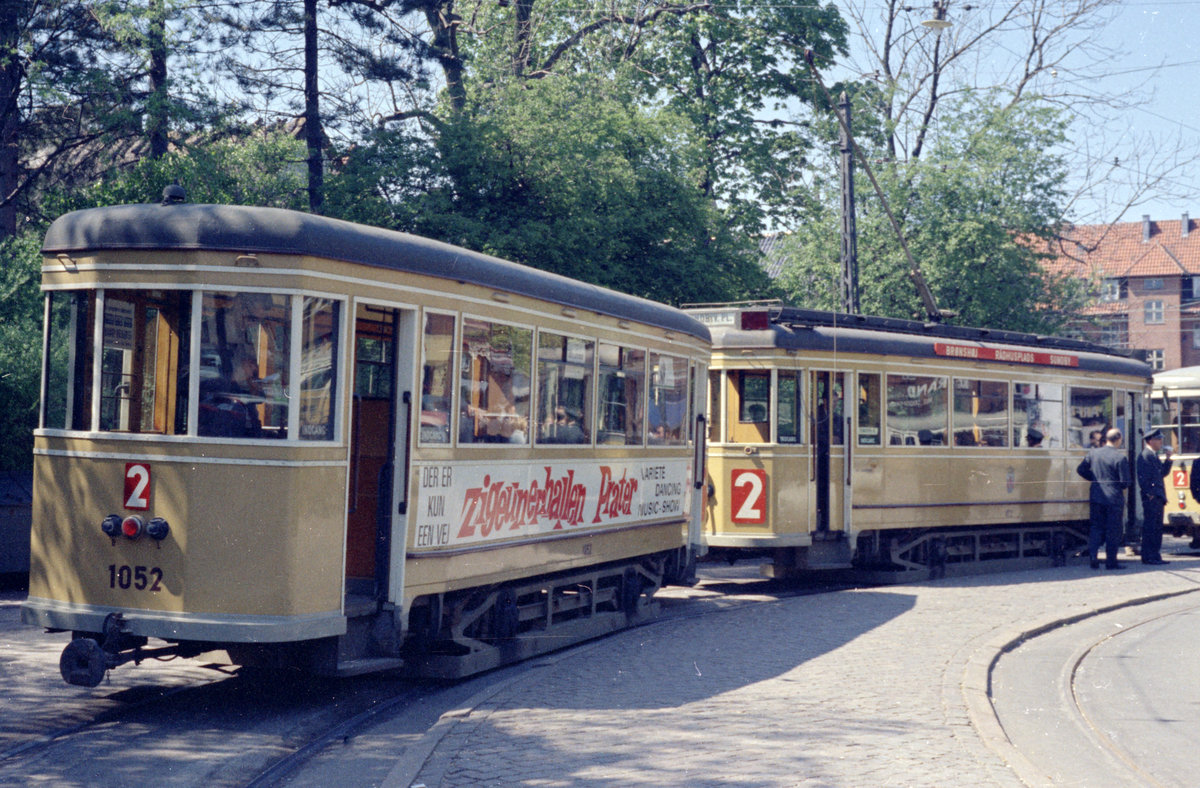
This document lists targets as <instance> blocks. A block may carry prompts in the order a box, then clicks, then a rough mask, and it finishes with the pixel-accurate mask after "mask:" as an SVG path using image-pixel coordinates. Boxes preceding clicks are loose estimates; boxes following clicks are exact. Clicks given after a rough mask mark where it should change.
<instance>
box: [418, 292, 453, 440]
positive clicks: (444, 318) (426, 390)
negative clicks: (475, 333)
mask: <svg viewBox="0 0 1200 788" xmlns="http://www.w3.org/2000/svg"><path fill="white" fill-rule="evenodd" d="M422 350H423V351H424V353H425V362H424V366H423V367H422V368H421V443H425V444H435V443H449V442H450V414H451V413H452V412H453V410H452V405H451V398H452V397H453V396H454V378H453V375H452V374H451V369H452V368H453V367H452V366H451V361H450V357H451V355H452V353H453V352H454V315H439V314H435V313H433V312H426V313H425V337H424V344H423V347H422Z"/></svg>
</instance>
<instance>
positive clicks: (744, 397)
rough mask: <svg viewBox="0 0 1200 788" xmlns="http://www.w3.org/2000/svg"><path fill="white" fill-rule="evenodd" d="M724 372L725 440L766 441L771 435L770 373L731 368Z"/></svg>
mask: <svg viewBox="0 0 1200 788" xmlns="http://www.w3.org/2000/svg"><path fill="white" fill-rule="evenodd" d="M727 374H728V375H729V383H728V386H729V388H728V393H727V396H728V406H729V414H728V415H729V440H730V441H732V442H733V443H766V442H767V441H768V440H769V439H770V435H771V407H770V405H771V373H770V372H765V371H751V370H742V369H734V370H730V371H729V372H728V373H727Z"/></svg>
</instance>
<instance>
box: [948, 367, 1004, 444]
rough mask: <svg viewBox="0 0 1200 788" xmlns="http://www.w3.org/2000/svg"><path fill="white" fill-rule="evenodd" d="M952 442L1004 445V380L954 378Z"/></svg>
mask: <svg viewBox="0 0 1200 788" xmlns="http://www.w3.org/2000/svg"><path fill="white" fill-rule="evenodd" d="M953 420H954V427H953V429H954V445H955V446H1000V447H1004V446H1008V383H1005V382H1004V381H998V380H964V379H962V378H955V379H954V415H953Z"/></svg>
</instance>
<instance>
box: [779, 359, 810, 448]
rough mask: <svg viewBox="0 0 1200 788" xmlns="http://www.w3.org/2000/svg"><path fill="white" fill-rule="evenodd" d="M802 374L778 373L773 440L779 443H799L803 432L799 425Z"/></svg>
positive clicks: (801, 416)
mask: <svg viewBox="0 0 1200 788" xmlns="http://www.w3.org/2000/svg"><path fill="white" fill-rule="evenodd" d="M803 376H804V373H802V372H787V371H784V370H780V371H779V380H778V382H777V383H776V387H777V388H776V392H775V401H776V404H777V405H778V407H779V413H778V416H777V418H776V419H775V440H776V441H778V442H779V443H801V442H802V441H803V431H802V430H801V427H800V425H801V424H803V423H804V418H803V415H804V405H803V403H802V402H801V401H800V391H801V387H800V381H801V380H802V379H803Z"/></svg>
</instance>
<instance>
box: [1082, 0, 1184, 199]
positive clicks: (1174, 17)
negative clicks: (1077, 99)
mask: <svg viewBox="0 0 1200 788" xmlns="http://www.w3.org/2000/svg"><path fill="white" fill-rule="evenodd" d="M1102 37H1103V40H1104V41H1105V42H1107V43H1109V44H1110V45H1111V46H1113V47H1114V48H1122V49H1125V50H1126V51H1128V53H1129V54H1128V55H1127V57H1126V58H1125V59H1124V62H1122V63H1120V64H1114V74H1113V75H1112V76H1111V77H1109V78H1107V79H1106V80H1104V82H1103V84H1112V85H1113V87H1114V90H1116V89H1122V88H1125V87H1137V86H1141V87H1142V89H1143V90H1145V91H1146V93H1147V95H1148V96H1149V98H1150V101H1149V103H1148V104H1147V105H1146V106H1144V107H1136V108H1131V109H1128V110H1125V111H1124V112H1123V113H1122V114H1121V117H1122V118H1123V119H1124V120H1125V121H1126V122H1127V123H1128V128H1129V130H1130V132H1132V133H1134V134H1139V135H1155V136H1157V137H1160V138H1161V139H1162V140H1163V141H1164V143H1166V144H1169V143H1170V142H1171V141H1173V140H1178V141H1179V142H1182V143H1183V144H1185V145H1188V146H1191V147H1193V148H1200V1H1196V0H1164V1H1162V2H1151V0H1134V2H1126V3H1122V4H1121V10H1120V12H1119V13H1118V15H1117V16H1116V18H1115V19H1114V21H1113V22H1112V23H1110V24H1109V25H1108V26H1106V29H1105V30H1104V31H1103V32H1102ZM1122 72H1124V73H1122ZM1170 181H1171V184H1172V186H1174V187H1176V188H1179V189H1181V190H1185V191H1190V192H1191V193H1192V194H1191V199H1190V200H1189V199H1187V198H1184V197H1159V198H1155V199H1152V200H1150V201H1149V202H1147V203H1146V204H1144V205H1139V206H1137V207H1135V208H1133V209H1131V211H1130V212H1129V214H1127V215H1126V216H1125V217H1124V220H1125V221H1134V220H1140V219H1141V217H1142V215H1143V214H1150V217H1151V218H1152V219H1178V218H1179V216H1180V214H1181V213H1184V212H1187V213H1188V214H1189V215H1190V216H1191V217H1193V218H1200V162H1198V163H1197V164H1196V165H1195V166H1192V167H1189V168H1186V169H1185V170H1184V171H1183V172H1181V173H1178V174H1174V175H1172V176H1171V177H1170ZM1111 219H1115V217H1111ZM1111 219H1110V220H1111Z"/></svg>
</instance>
